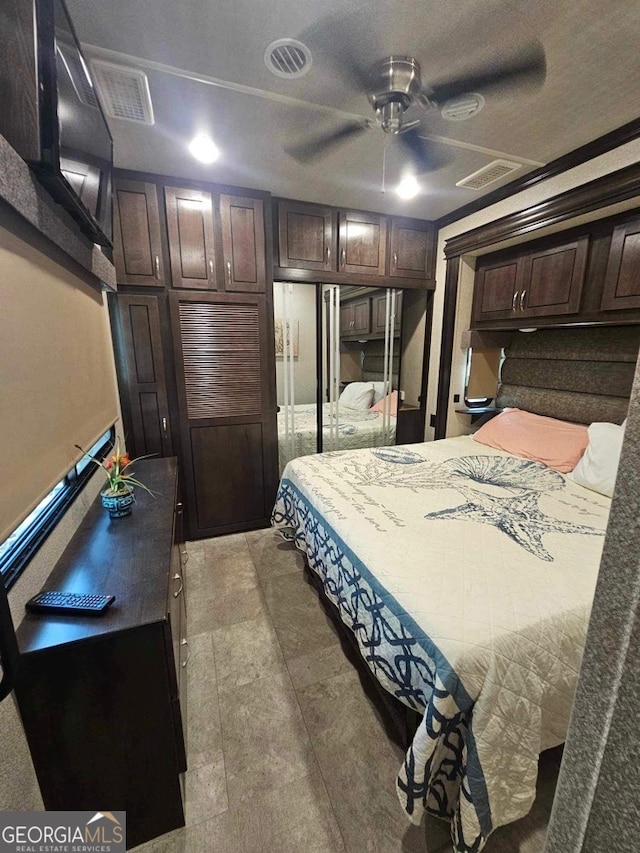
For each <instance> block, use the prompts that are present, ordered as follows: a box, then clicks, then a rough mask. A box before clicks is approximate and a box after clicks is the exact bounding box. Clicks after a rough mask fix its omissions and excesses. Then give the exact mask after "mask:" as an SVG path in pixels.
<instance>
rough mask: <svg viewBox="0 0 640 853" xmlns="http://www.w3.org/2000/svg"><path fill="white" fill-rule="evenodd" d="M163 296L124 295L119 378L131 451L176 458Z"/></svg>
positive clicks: (120, 303) (119, 311)
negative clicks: (162, 318)
mask: <svg viewBox="0 0 640 853" xmlns="http://www.w3.org/2000/svg"><path fill="white" fill-rule="evenodd" d="M159 298H160V297H158V296H137V295H135V296H134V295H131V294H124V293H120V294H118V296H117V297H114V299H115V300H116V304H117V312H115V313H116V317H117V323H118V334H117V336H116V339H117V340H119V341H120V347H119V348H118V349H119V353H118V356H119V357H118V374H119V376H118V379H119V384H120V390H121V398H122V402H123V406H122V409H123V417H124V419H125V429H126V433H127V449H128V450H129V453H130V455H131V456H132V457H133V456H145V455H148V454H154V455H157V456H173V444H172V441H171V428H170V419H169V408H168V405H167V385H166V376H165V369H164V357H163V352H162V336H161V326H160V311H159V304H158V300H159Z"/></svg>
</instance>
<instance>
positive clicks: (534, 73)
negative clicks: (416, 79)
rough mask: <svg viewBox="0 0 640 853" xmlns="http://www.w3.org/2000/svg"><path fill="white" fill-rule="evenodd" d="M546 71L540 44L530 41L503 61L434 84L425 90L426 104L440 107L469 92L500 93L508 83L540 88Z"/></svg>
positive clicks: (544, 58) (542, 49) (543, 53)
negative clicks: (434, 104) (427, 101)
mask: <svg viewBox="0 0 640 853" xmlns="http://www.w3.org/2000/svg"><path fill="white" fill-rule="evenodd" d="M546 70H547V63H546V57H545V52H544V48H543V47H542V45H541V44H540V43H539V42H532V43H531V44H528V45H525V46H524V47H523V48H521V49H520V50H518V51H516V52H514V53H513V54H512V55H511V56H510V57H509V58H508V59H506V60H504V61H502V62H492V63H488V64H487V65H485V66H484V67H482V68H478V69H476V70H475V71H471V72H470V73H469V74H467V75H466V76H464V77H460V78H458V79H456V80H443V81H442V82H440V83H437V82H436V83H433V84H432V85H430V86H429V87H428V88H427V89H426V90H425V94H426V97H427V98H428V100H429V101H432V102H435V103H436V104H441V103H443V102H444V101H448V100H450V99H451V98H456V97H458V96H460V95H466V94H467V93H470V92H479V93H480V94H483V93H486V92H491V91H495V90H500V89H502V88H503V87H507V86H508V85H509V84H519V85H522V84H528V85H532V86H541V85H542V84H543V83H544V80H545V76H546Z"/></svg>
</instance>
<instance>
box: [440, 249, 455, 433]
mask: <svg viewBox="0 0 640 853" xmlns="http://www.w3.org/2000/svg"><path fill="white" fill-rule="evenodd" d="M459 277H460V256H459V255H456V256H455V257H452V258H447V275H446V278H445V282H444V305H443V308H442V342H441V344H440V369H439V371H438V401H437V407H436V421H435V438H436V440H437V439H439V438H444V437H445V436H446V434H447V413H448V410H449V388H450V386H451V358H452V355H453V335H454V330H455V325H456V306H457V304H458V279H459Z"/></svg>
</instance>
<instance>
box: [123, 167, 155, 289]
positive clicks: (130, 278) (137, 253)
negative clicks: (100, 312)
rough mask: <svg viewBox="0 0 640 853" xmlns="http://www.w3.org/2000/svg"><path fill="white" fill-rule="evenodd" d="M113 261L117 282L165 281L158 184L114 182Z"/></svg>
mask: <svg viewBox="0 0 640 853" xmlns="http://www.w3.org/2000/svg"><path fill="white" fill-rule="evenodd" d="M113 197H114V238H113V241H114V261H115V266H116V276H117V281H118V284H141V285H154V286H156V287H158V286H159V285H164V284H165V275H164V269H163V267H164V265H163V262H162V239H161V232H160V214H159V211H158V197H157V195H156V187H155V184H147V183H142V182H139V181H124V180H119V179H118V180H116V181H115V192H114V196H113Z"/></svg>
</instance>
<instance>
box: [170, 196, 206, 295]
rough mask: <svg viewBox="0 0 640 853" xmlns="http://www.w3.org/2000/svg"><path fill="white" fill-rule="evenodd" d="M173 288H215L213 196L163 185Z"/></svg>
mask: <svg viewBox="0 0 640 853" xmlns="http://www.w3.org/2000/svg"><path fill="white" fill-rule="evenodd" d="M164 198H165V207H166V212H167V231H168V234H169V255H170V257H171V280H172V283H173V286H174V287H179V288H189V289H191V290H201V289H202V290H215V289H216V286H217V280H216V254H215V248H214V243H215V238H214V224H213V223H214V216H213V196H212V194H211V193H210V192H204V191H203V190H193V189H183V188H178V187H165V188H164Z"/></svg>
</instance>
